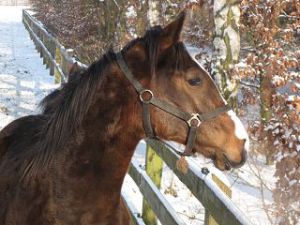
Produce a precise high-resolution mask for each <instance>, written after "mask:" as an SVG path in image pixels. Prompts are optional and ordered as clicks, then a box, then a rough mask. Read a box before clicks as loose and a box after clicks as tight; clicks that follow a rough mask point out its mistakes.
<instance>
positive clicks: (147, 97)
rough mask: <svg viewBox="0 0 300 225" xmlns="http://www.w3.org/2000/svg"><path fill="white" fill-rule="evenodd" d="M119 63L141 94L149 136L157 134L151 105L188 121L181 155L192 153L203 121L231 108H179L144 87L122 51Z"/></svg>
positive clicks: (145, 127)
mask: <svg viewBox="0 0 300 225" xmlns="http://www.w3.org/2000/svg"><path fill="white" fill-rule="evenodd" d="M116 57H117V63H118V64H119V67H120V68H121V70H122V72H123V73H124V75H125V76H126V78H127V79H128V80H129V81H130V83H131V84H132V85H133V87H134V88H135V90H136V91H137V93H138V94H139V98H140V101H141V103H142V106H143V126H144V130H145V133H146V136H147V137H151V138H154V137H155V134H154V131H153V129H152V125H151V117H150V105H153V106H155V107H157V108H159V109H161V110H163V111H165V112H167V113H169V114H171V115H173V116H175V117H177V118H179V119H181V120H183V121H185V122H186V123H187V125H188V126H189V132H188V137H187V142H186V147H185V150H184V152H179V151H176V152H177V153H178V154H179V155H181V156H190V155H192V150H193V146H194V143H195V140H196V136H197V129H198V127H199V126H200V125H201V123H202V122H203V121H208V120H210V119H213V118H215V117H217V116H218V115H220V114H222V113H224V112H227V111H229V110H230V107H229V105H225V106H224V107H221V108H217V109H216V110H214V111H212V112H209V113H205V114H199V113H188V112H185V111H182V110H180V109H179V108H177V107H175V106H173V105H171V104H170V103H168V102H166V101H163V100H160V99H158V98H156V97H155V96H154V94H153V92H152V91H151V90H149V89H146V88H144V87H143V86H142V85H141V83H140V82H139V81H137V80H136V79H135V77H134V76H133V74H132V73H131V71H130V69H129V68H128V66H127V64H126V62H125V60H124V58H123V56H122V53H121V52H119V53H117V54H116Z"/></svg>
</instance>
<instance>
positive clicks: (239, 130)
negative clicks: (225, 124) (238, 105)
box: [227, 110, 249, 151]
mask: <svg viewBox="0 0 300 225" xmlns="http://www.w3.org/2000/svg"><path fill="white" fill-rule="evenodd" d="M227 114H228V115H229V116H230V118H231V119H232V121H233V123H234V126H235V131H234V133H235V136H236V137H237V138H238V139H241V140H246V142H245V150H246V151H248V150H249V136H248V133H247V131H246V129H245V127H244V125H243V123H242V121H241V120H240V119H239V118H238V117H237V116H236V114H235V112H234V111H232V110H229V111H228V112H227Z"/></svg>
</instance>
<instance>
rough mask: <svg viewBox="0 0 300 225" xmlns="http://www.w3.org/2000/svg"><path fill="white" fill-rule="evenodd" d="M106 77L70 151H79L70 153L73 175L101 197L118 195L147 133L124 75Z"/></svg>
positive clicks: (131, 89) (135, 96)
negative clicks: (134, 154) (95, 189)
mask: <svg viewBox="0 0 300 225" xmlns="http://www.w3.org/2000/svg"><path fill="white" fill-rule="evenodd" d="M105 76H106V77H104V79H103V83H102V85H101V88H100V89H99V92H98V94H97V100H96V101H95V102H94V104H92V106H91V107H90V109H89V110H88V113H87V115H86V118H85V119H84V121H83V123H82V126H81V128H80V129H79V132H78V134H77V137H76V138H75V140H74V142H73V145H74V148H73V147H71V148H70V149H76V151H73V150H72V151H71V152H70V154H71V158H73V159H74V160H73V162H71V167H70V168H72V171H71V170H70V172H71V173H72V174H74V175H75V176H76V177H77V178H78V179H81V180H82V181H83V183H85V182H90V183H91V185H92V186H97V193H98V196H100V195H101V192H102V194H103V195H109V196H113V195H115V196H118V195H119V194H120V191H121V186H122V183H123V179H124V177H125V175H126V172H127V169H128V166H129V163H130V160H131V158H132V155H133V153H134V149H135V146H136V145H137V143H138V141H139V140H140V139H142V138H143V134H144V132H143V129H142V120H141V105H140V103H139V102H138V96H137V94H136V92H135V91H134V89H133V88H132V87H131V86H130V85H129V83H128V81H127V80H125V77H124V75H122V74H119V75H118V76H115V75H113V76H112V75H109V73H108V74H107V75H105ZM119 78H120V79H119ZM67 158H68V157H67ZM73 168H75V169H74V170H73ZM85 186H86V187H87V189H88V188H89V186H88V185H85ZM87 191H89V190H87Z"/></svg>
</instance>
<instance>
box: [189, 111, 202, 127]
mask: <svg viewBox="0 0 300 225" xmlns="http://www.w3.org/2000/svg"><path fill="white" fill-rule="evenodd" d="M199 116H200V115H199V114H198V113H192V117H191V118H190V119H189V120H188V121H187V123H188V125H189V127H199V126H200V124H201V120H200V119H199ZM194 121H195V122H194Z"/></svg>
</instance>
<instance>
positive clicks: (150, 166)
mask: <svg viewBox="0 0 300 225" xmlns="http://www.w3.org/2000/svg"><path fill="white" fill-rule="evenodd" d="M162 169H163V160H162V159H161V158H160V157H159V156H158V154H157V153H156V152H155V151H154V150H153V149H152V148H151V147H150V145H148V144H147V153H146V173H147V174H148V176H149V177H150V178H151V180H152V181H153V183H154V184H155V185H156V186H157V187H158V188H160V184H161V177H162ZM142 217H143V220H144V221H145V223H146V224H147V225H156V224H157V218H156V216H155V214H154V212H153V211H152V209H151V207H150V206H149V204H148V203H147V201H146V200H143V213H142Z"/></svg>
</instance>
